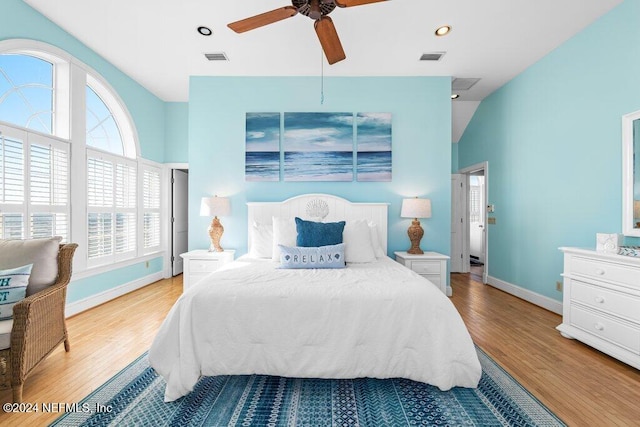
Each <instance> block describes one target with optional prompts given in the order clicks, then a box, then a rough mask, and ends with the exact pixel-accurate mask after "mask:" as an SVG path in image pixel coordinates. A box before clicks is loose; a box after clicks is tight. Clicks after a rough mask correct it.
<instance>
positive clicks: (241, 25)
mask: <svg viewBox="0 0 640 427" xmlns="http://www.w3.org/2000/svg"><path fill="white" fill-rule="evenodd" d="M296 13H298V9H296V8H295V7H293V6H285V7H281V8H280V9H276V10H272V11H270V12H265V13H261V14H260V15H256V16H252V17H251V18H247V19H242V20H240V21H236V22H232V23H231V24H229V25H227V27H229V28H231V29H232V30H233V31H235V32H236V33H244V32H245V31H249V30H255V29H256V28H259V27H263V26H265V25H269V24H273V23H274V22H278V21H282V20H283V19H287V18H291V17H292V16H293V15H295V14H296Z"/></svg>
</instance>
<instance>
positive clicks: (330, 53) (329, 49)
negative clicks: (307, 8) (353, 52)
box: [315, 16, 347, 64]
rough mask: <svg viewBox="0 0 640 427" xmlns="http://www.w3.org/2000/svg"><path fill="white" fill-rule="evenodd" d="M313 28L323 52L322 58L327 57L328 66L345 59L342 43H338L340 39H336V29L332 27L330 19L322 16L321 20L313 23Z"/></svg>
mask: <svg viewBox="0 0 640 427" xmlns="http://www.w3.org/2000/svg"><path fill="white" fill-rule="evenodd" d="M315 28H316V34H317V35H318V39H320V44H321V45H322V50H323V51H324V56H326V57H327V61H328V62H329V64H335V63H336V62H339V61H342V60H343V59H345V58H346V57H347V56H346V55H345V54H344V49H342V43H340V38H338V33H337V32H336V27H335V26H334V25H333V21H332V20H331V18H329V17H328V16H323V17H322V18H321V19H318V20H317V21H316V23H315Z"/></svg>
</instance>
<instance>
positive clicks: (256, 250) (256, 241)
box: [249, 222, 273, 258]
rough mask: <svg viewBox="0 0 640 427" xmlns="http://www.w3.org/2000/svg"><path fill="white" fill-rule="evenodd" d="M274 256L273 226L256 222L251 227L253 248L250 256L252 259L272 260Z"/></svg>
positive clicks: (250, 250)
mask: <svg viewBox="0 0 640 427" xmlns="http://www.w3.org/2000/svg"><path fill="white" fill-rule="evenodd" d="M272 255H273V226H272V225H271V224H260V223H258V222H254V223H253V226H252V227H251V248H250V249H249V256H250V257H252V258H271V256H272Z"/></svg>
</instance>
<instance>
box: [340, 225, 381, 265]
mask: <svg viewBox="0 0 640 427" xmlns="http://www.w3.org/2000/svg"><path fill="white" fill-rule="evenodd" d="M342 241H343V243H344V257H345V261H346V262H373V261H375V260H376V254H375V252H374V250H373V245H372V244H371V231H370V230H369V225H368V224H367V221H366V220H363V219H358V220H355V221H347V223H346V225H345V226H344V231H343V232H342Z"/></svg>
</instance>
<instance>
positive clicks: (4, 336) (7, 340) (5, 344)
mask: <svg viewBox="0 0 640 427" xmlns="http://www.w3.org/2000/svg"><path fill="white" fill-rule="evenodd" d="M11 328H13V319H9V320H3V321H0V350H4V349H5V348H9V347H11Z"/></svg>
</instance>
